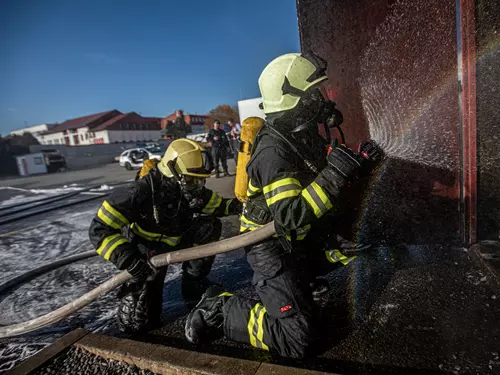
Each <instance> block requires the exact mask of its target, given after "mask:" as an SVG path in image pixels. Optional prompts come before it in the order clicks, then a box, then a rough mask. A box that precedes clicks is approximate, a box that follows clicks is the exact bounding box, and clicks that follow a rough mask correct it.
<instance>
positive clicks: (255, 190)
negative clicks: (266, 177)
mask: <svg viewBox="0 0 500 375" xmlns="http://www.w3.org/2000/svg"><path fill="white" fill-rule="evenodd" d="M261 191H262V189H261V188H258V187H255V186H253V185H252V180H251V179H250V180H249V181H248V189H247V196H249V197H251V196H253V195H255V194H257V193H260V192H261Z"/></svg>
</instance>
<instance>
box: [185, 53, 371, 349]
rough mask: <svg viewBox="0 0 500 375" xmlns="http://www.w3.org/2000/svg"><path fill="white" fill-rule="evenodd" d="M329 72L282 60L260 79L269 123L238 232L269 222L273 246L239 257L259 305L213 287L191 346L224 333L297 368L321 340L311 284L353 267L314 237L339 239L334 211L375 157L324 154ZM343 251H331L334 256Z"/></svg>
mask: <svg viewBox="0 0 500 375" xmlns="http://www.w3.org/2000/svg"><path fill="white" fill-rule="evenodd" d="M325 72H326V62H325V61H324V60H323V59H321V58H320V57H318V56H316V55H314V54H312V53H308V54H286V55H283V56H280V57H278V58H277V59H275V60H274V61H272V62H271V63H270V64H269V65H268V66H267V67H266V68H265V69H264V71H263V72H262V74H261V76H260V78H259V87H260V91H261V94H262V99H263V110H264V113H265V114H266V122H265V124H264V126H263V127H262V129H261V130H260V131H259V133H258V134H257V137H256V138H255V140H254V145H253V149H252V156H251V158H250V161H249V163H248V165H247V173H248V177H249V184H248V192H247V195H248V201H247V202H246V205H245V209H244V212H243V215H242V217H241V230H242V231H243V232H245V231H251V230H255V229H257V228H259V227H261V226H262V225H264V224H266V223H269V222H270V221H272V220H274V223H275V228H276V231H277V236H275V237H273V238H269V239H267V240H265V241H263V242H261V243H258V244H255V245H252V246H249V247H247V248H246V249H245V251H246V254H247V260H248V262H249V263H250V266H251V267H252V269H253V271H254V275H253V281H252V283H253V285H254V287H255V290H256V292H257V294H258V296H259V298H260V301H255V300H251V299H248V298H244V297H241V296H237V295H231V294H230V293H229V292H226V291H225V290H223V289H222V288H221V287H219V286H211V287H210V288H209V289H208V290H207V292H206V293H205V294H204V296H203V297H202V299H201V301H200V302H199V304H198V305H197V306H196V307H195V308H194V309H193V310H192V311H191V313H190V314H189V316H188V318H187V321H186V325H185V333H186V337H187V339H188V340H189V341H190V342H193V343H197V342H199V341H201V340H203V339H209V338H211V337H213V336H215V335H217V334H222V333H224V334H225V336H226V337H228V338H230V339H232V340H235V341H239V342H242V343H249V344H251V345H253V346H254V347H257V348H261V349H265V350H273V351H275V352H277V353H278V354H279V355H281V356H284V357H293V358H301V357H304V356H305V355H306V354H308V353H309V352H310V349H311V347H312V344H313V343H314V342H315V341H316V340H317V338H318V337H319V331H320V330H321V328H320V327H318V326H317V324H318V323H319V322H318V320H319V319H318V318H317V316H318V315H317V314H318V311H317V305H316V304H315V303H314V300H313V286H314V280H315V278H316V276H319V273H320V272H323V274H325V273H327V272H329V271H328V267H327V265H332V266H334V265H336V264H338V263H348V262H349V261H350V260H351V259H352V258H349V257H347V256H345V255H344V254H342V253H340V252H339V251H338V250H328V249H325V248H324V247H323V241H322V238H321V237H320V236H319V235H318V233H320V232H321V231H323V232H327V233H328V232H334V231H335V228H334V226H333V225H332V220H331V212H335V209H336V207H338V206H339V203H340V200H341V193H342V192H343V191H345V190H346V189H347V188H348V187H349V185H350V183H351V181H353V180H354V179H356V178H357V177H359V176H360V174H361V173H366V172H367V171H368V170H369V169H370V167H371V166H370V164H371V163H372V160H374V159H375V157H377V155H378V153H379V149H378V147H377V146H376V145H375V144H374V143H373V142H370V141H367V142H364V143H363V144H362V145H361V146H360V149H359V150H358V152H356V153H355V152H353V151H351V150H350V149H348V148H347V147H345V146H343V145H332V149H331V151H330V152H329V153H328V154H327V149H328V147H327V146H328V141H326V140H325V139H324V138H323V137H321V136H320V135H319V133H318V124H329V125H330V123H332V124H333V126H337V125H339V122H341V118H342V115H341V113H340V112H339V111H338V110H337V109H335V103H333V102H331V101H329V100H328V99H327V97H326V96H325V94H324V88H323V87H322V84H323V83H324V82H325V81H326V79H327V76H326V73H325ZM327 130H328V129H327ZM335 237H336V236H335ZM344 242H347V241H344ZM344 245H346V243H342V244H339V243H337V244H336V245H335V246H336V247H334V249H340V248H343V246H344ZM353 247H354V248H356V245H355V244H353ZM330 270H331V268H330ZM315 273H316V274H315Z"/></svg>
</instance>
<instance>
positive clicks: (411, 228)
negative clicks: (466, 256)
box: [297, 0, 460, 244]
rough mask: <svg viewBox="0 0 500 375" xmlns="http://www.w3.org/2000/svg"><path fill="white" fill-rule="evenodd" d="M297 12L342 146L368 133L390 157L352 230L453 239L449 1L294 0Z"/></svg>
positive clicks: (455, 148)
mask: <svg viewBox="0 0 500 375" xmlns="http://www.w3.org/2000/svg"><path fill="white" fill-rule="evenodd" d="M297 11H298V19H299V30H300V37H301V48H302V50H303V51H306V50H313V51H314V52H316V53H318V54H319V55H321V56H323V57H324V58H325V59H326V60H327V61H328V64H329V65H328V77H329V81H328V82H329V85H330V93H329V94H330V98H331V99H332V100H334V101H335V102H337V103H338V107H339V109H340V110H341V111H342V112H343V114H344V126H343V129H344V131H345V135H346V139H347V143H348V145H349V146H351V147H355V146H357V144H358V143H359V142H360V141H362V140H364V139H366V138H372V139H374V140H376V141H377V142H378V143H379V144H380V145H381V146H382V147H383V148H384V150H385V151H386V153H387V154H388V156H389V159H388V161H387V163H386V164H385V165H384V166H383V167H382V169H381V172H380V173H379V174H378V175H376V176H375V177H374V178H373V179H372V181H371V186H370V189H368V190H367V191H366V192H365V194H364V196H365V198H364V200H363V202H362V205H361V207H359V214H358V216H357V221H356V222H357V225H356V227H355V228H354V231H355V234H356V235H357V236H358V238H363V239H366V238H368V239H369V240H371V241H374V242H379V243H390V244H397V243H450V241H451V242H456V243H458V242H459V240H460V236H459V228H460V215H459V207H460V205H459V204H460V202H459V197H460V194H459V192H460V181H459V174H460V158H459V107H458V104H459V103H458V67H457V61H458V58H457V34H456V2H455V1H428V0H426V1H411V0H397V1H391V0H375V1H373V0H366V1H365V0H363V1H322V0H298V1H297ZM333 135H335V136H336V134H335V132H333Z"/></svg>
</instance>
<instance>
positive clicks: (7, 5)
mask: <svg viewBox="0 0 500 375" xmlns="http://www.w3.org/2000/svg"><path fill="white" fill-rule="evenodd" d="M297 51H299V35H298V28H297V14H296V7H295V0H272V1H270V0H267V1H266V0H252V1H235V0H233V1H226V0H213V1H203V0H185V1H174V0H163V1H149V0H142V1H141V0H136V1H130V0H121V1H115V0H100V1H94V0H85V1H76V0H66V1H64V0H60V1H56V0H44V1H37V0H31V1H28V0H4V1H2V2H1V5H0V133H1V134H6V133H7V132H8V131H10V130H13V129H18V128H22V127H24V124H25V123H26V124H28V125H35V124H41V123H53V122H62V121H64V120H66V119H68V118H73V117H77V116H82V115H85V114H90V113H97V112H101V111H105V110H109V109H115V108H116V109H118V110H120V111H122V112H128V111H136V112H140V113H142V115H144V116H164V115H168V114H170V113H171V112H172V111H173V110H175V109H176V108H183V109H184V110H185V111H186V112H191V113H206V112H207V111H209V110H210V109H212V108H213V107H215V106H216V105H218V104H225V103H230V104H236V102H237V101H238V100H239V99H240V98H243V99H246V98H252V97H256V96H258V95H259V92H258V85H257V79H258V77H259V74H260V72H261V71H262V69H263V68H264V67H265V65H266V64H267V63H268V62H269V61H271V60H272V59H273V58H274V57H276V56H278V55H280V54H283V53H287V52H297Z"/></svg>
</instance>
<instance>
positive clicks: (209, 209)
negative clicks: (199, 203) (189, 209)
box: [201, 192, 222, 215]
mask: <svg viewBox="0 0 500 375" xmlns="http://www.w3.org/2000/svg"><path fill="white" fill-rule="evenodd" d="M221 203H222V197H220V196H219V195H217V194H216V193H214V192H212V196H211V197H210V200H209V201H208V203H207V205H206V206H205V207H204V208H203V209H202V210H201V212H203V213H204V214H207V215H211V214H213V213H214V211H215V210H216V209H217V207H219V206H220V205H221Z"/></svg>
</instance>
